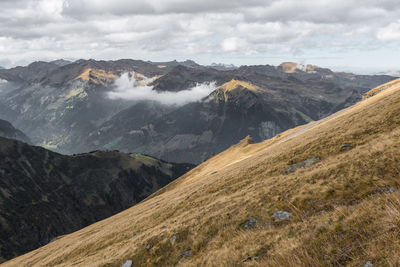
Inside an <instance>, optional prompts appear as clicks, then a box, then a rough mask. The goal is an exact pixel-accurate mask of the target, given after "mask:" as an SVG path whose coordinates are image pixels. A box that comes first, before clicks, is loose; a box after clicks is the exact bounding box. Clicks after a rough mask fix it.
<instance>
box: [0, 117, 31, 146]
mask: <svg viewBox="0 0 400 267" xmlns="http://www.w3.org/2000/svg"><path fill="white" fill-rule="evenodd" d="M0 136H2V137H7V138H12V139H17V140H20V141H23V142H26V143H30V142H31V141H30V140H29V138H28V137H27V136H26V135H25V134H24V133H23V132H21V131H20V130H18V129H15V128H14V126H13V125H12V124H11V123H9V122H8V121H5V120H1V119H0Z"/></svg>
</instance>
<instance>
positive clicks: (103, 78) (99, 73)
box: [75, 68, 117, 84]
mask: <svg viewBox="0 0 400 267" xmlns="http://www.w3.org/2000/svg"><path fill="white" fill-rule="evenodd" d="M116 78H117V75H115V74H114V73H112V72H106V71H104V70H101V69H92V68H87V69H85V70H84V71H83V72H82V73H81V74H80V75H79V76H77V77H76V78H75V80H78V79H81V80H83V81H91V82H93V83H95V84H106V83H107V82H108V81H110V80H113V79H116Z"/></svg>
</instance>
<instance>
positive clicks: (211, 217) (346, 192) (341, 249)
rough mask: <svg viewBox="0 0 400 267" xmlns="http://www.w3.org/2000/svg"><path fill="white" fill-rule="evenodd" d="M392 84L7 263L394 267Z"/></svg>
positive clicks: (399, 113) (398, 109)
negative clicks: (337, 111)
mask: <svg viewBox="0 0 400 267" xmlns="http://www.w3.org/2000/svg"><path fill="white" fill-rule="evenodd" d="M399 166H400V83H397V84H396V85H394V86H391V87H388V88H386V89H385V90H382V91H380V92H379V93H378V94H376V95H374V96H372V97H370V98H368V99H365V100H363V101H362V102H360V103H358V104H356V105H355V106H353V107H351V108H349V109H347V110H344V111H342V112H339V113H337V114H335V115H333V116H331V117H329V118H326V119H324V120H321V121H317V122H311V123H309V124H306V125H303V126H300V127H298V128H294V129H292V130H289V131H286V132H284V133H282V134H280V135H278V136H276V137H274V138H272V139H269V140H267V141H265V142H262V143H258V144H257V143H253V142H251V140H250V139H249V138H246V139H244V140H243V141H242V142H240V143H239V144H237V145H235V146H233V147H231V148H229V149H228V150H226V151H224V152H223V153H221V154H219V155H216V156H214V157H212V158H211V159H209V160H208V161H206V162H204V163H203V164H202V165H200V166H198V167H197V168H195V169H193V170H192V171H190V172H189V173H188V174H186V175H184V176H182V177H181V178H179V179H177V180H175V181H174V182H173V183H171V184H169V185H168V186H166V187H165V188H163V189H162V190H160V191H158V192H157V193H155V194H153V195H152V196H151V197H149V198H147V199H146V200H145V201H143V202H142V203H140V204H138V205H136V206H134V207H132V208H130V209H128V210H126V211H124V212H121V213H119V214H118V215H115V216H113V217H111V218H108V219H106V220H103V221H101V222H99V223H96V224H94V225H91V226H89V227H87V228H84V229H82V230H80V231H78V232H76V233H73V234H71V235H67V236H63V237H61V238H60V239H58V240H57V241H55V242H53V243H51V244H48V245H46V246H44V247H42V248H40V249H38V250H36V251H33V252H31V253H28V254H26V255H24V256H21V257H19V258H16V259H14V260H12V261H10V262H8V263H6V264H5V266H22V265H29V266H72V265H74V266H121V265H122V264H123V263H125V262H126V261H128V260H131V261H133V264H134V266H169V265H178V266H199V265H200V266H364V265H365V264H367V263H368V262H369V263H368V265H365V266H371V265H370V264H373V265H374V266H398V265H399V264H400V256H399V255H400V244H399V240H400V231H399V229H400V192H399V190H398V189H399V186H400V180H399V179H400V167H399Z"/></svg>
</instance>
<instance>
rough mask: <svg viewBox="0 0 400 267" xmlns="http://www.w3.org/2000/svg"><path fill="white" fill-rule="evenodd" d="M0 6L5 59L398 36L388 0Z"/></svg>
mask: <svg viewBox="0 0 400 267" xmlns="http://www.w3.org/2000/svg"><path fill="white" fill-rule="evenodd" d="M0 9H1V10H2V12H1V13H0V58H2V61H3V62H9V63H6V65H13V64H17V63H20V62H24V61H26V62H29V61H31V60H38V59H54V58H57V57H75V58H79V57H86V58H87V57H93V58H105V59H107V58H114V59H115V58H116V57H136V58H139V57H140V58H142V59H150V58H146V57H153V58H154V57H155V58H170V59H172V58H177V57H192V56H196V55H199V54H209V55H211V57H218V56H221V55H222V56H223V55H227V56H238V55H244V56H245V55H257V54H262V53H273V54H274V55H275V54H285V55H298V54H299V53H305V52H307V51H308V52H310V53H311V52H312V50H313V49H316V48H318V49H327V47H329V48H330V49H335V51H340V52H341V53H342V52H343V51H346V50H352V49H354V47H357V48H358V49H360V50H368V49H380V48H381V47H384V46H385V45H390V44H391V45H392V46H394V47H396V45H397V44H399V41H400V26H399V25H400V22H399V19H398V18H399V17H400V2H399V1H395V0H379V1H378V0H364V1H362V2H361V1H356V0H336V1H332V0H321V1H311V0H302V1H300V0H230V1H228V0H220V1H215V0H204V1H186V0H143V1H131V0H113V1H108V0H107V1H106V0H79V1H78V0H12V1H11V0H2V1H0ZM366 40H368V42H367V41H366ZM6 59H7V60H8V61H7V60H6Z"/></svg>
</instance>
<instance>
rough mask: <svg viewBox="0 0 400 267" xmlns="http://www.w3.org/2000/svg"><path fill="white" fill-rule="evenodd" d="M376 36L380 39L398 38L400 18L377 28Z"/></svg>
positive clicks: (399, 36) (399, 38) (399, 35)
mask: <svg viewBox="0 0 400 267" xmlns="http://www.w3.org/2000/svg"><path fill="white" fill-rule="evenodd" d="M376 37H377V38H378V39H379V40H382V41H393V40H400V20H398V21H397V22H394V23H391V24H389V25H388V26H387V27H385V28H381V29H379V30H378V32H377V34H376Z"/></svg>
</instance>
